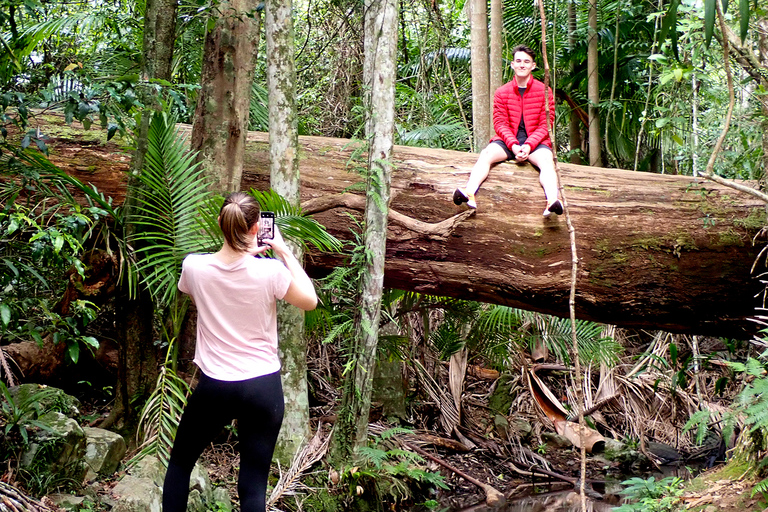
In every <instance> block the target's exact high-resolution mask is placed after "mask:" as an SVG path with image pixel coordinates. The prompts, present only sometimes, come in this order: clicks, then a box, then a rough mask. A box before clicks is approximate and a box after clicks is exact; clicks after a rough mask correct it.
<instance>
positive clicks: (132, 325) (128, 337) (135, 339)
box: [102, 0, 177, 428]
mask: <svg viewBox="0 0 768 512" xmlns="http://www.w3.org/2000/svg"><path fill="white" fill-rule="evenodd" d="M176 5H177V3H176V1H175V0H148V1H147V4H146V7H145V10H144V35H143V41H142V43H143V52H142V61H141V79H142V80H141V81H142V84H144V87H142V88H140V94H141V96H142V100H144V103H145V105H147V108H145V110H144V111H143V112H142V114H141V119H140V121H139V126H138V133H137V137H136V151H135V153H134V154H133V160H132V162H131V173H130V176H129V181H130V183H131V186H129V187H128V188H129V190H132V191H134V192H132V193H129V195H128V196H127V197H126V198H125V207H124V212H123V219H124V220H125V221H126V222H125V224H124V227H125V233H124V238H125V239H131V238H132V237H133V236H134V235H135V228H136V226H135V225H133V224H132V223H131V216H132V215H133V213H134V211H135V208H136V206H137V202H138V200H139V198H138V197H137V195H136V193H135V191H138V190H140V187H139V186H138V175H139V173H141V170H142V168H143V167H144V157H145V155H146V153H147V133H148V131H149V121H150V118H151V116H152V112H153V111H154V110H156V109H158V108H159V106H160V105H159V103H158V102H157V100H156V97H155V96H154V95H153V94H152V91H151V89H150V88H149V87H148V84H149V82H150V81H151V80H165V81H170V80H171V75H172V62H173V47H174V43H175V40H176ZM120 295H121V297H120V298H119V299H118V300H117V301H116V304H117V305H118V306H117V307H118V314H117V319H118V323H119V324H120V325H119V332H121V333H123V340H122V343H121V344H120V348H119V351H118V357H119V363H118V375H117V384H118V385H117V386H116V389H115V405H114V407H113V408H112V411H111V412H110V415H109V417H108V418H107V419H106V420H105V421H104V422H103V423H102V426H103V427H104V428H106V427H107V426H109V425H111V424H113V423H115V422H117V421H119V420H120V419H123V420H125V421H124V422H125V424H126V425H127V426H129V427H131V428H132V426H133V423H134V421H136V420H137V419H138V412H139V408H140V407H141V405H142V402H143V400H141V398H144V397H146V396H147V395H148V394H149V393H150V392H151V390H152V388H153V387H154V384H155V379H156V377H157V366H158V365H157V353H156V349H155V346H154V343H153V339H154V336H153V320H154V314H155V307H154V301H153V300H152V296H151V295H150V293H149V290H147V288H146V286H144V285H143V284H142V283H139V284H138V287H137V288H136V289H135V290H131V289H130V284H128V283H127V282H124V283H123V285H122V286H121V290H120Z"/></svg>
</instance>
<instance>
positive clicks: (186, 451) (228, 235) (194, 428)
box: [163, 192, 317, 512]
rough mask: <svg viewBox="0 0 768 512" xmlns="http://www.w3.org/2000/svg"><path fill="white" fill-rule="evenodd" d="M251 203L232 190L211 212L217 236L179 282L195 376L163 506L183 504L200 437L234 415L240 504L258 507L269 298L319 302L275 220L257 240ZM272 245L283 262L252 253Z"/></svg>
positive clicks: (272, 427) (257, 510)
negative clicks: (271, 230)
mask: <svg viewBox="0 0 768 512" xmlns="http://www.w3.org/2000/svg"><path fill="white" fill-rule="evenodd" d="M259 215H260V208H259V203H258V202H257V201H256V200H255V199H253V198H252V197H251V196H249V195H248V194H245V193H242V192H235V193H233V194H230V195H229V196H228V197H227V198H226V199H225V200H224V205H223V206H222V207H221V212H220V213H219V219H218V220H219V227H220V228H221V231H222V233H223V234H224V244H223V245H222V247H221V249H220V250H219V251H218V252H216V253H214V254H190V255H189V256H187V257H186V258H185V259H184V262H183V264H182V272H181V278H180V279H179V285H178V286H179V290H181V291H182V292H184V293H187V294H189V296H190V297H191V298H192V300H193V302H194V303H195V305H196V306H197V344H196V350H195V359H194V361H195V363H196V364H197V366H198V367H199V368H200V371H201V377H200V381H199V383H198V385H197V387H196V388H195V390H194V392H193V393H192V396H191V397H190V398H189V402H188V404H187V407H186V409H185V410H184V414H183V415H182V418H181V422H180V423H179V428H178V431H177V432H176V439H175V441H174V444H173V449H172V451H171V460H170V462H169V464H168V472H167V473H166V476H165V485H164V486H163V512H184V511H186V509H187V498H188V495H189V479H190V475H191V473H192V469H193V467H194V465H195V462H196V461H197V459H198V457H199V456H200V454H201V453H202V452H203V450H204V449H205V447H206V446H208V444H209V443H210V442H211V441H212V440H213V439H214V438H215V437H216V436H217V435H218V434H219V433H221V431H222V429H223V428H224V427H225V426H226V425H228V424H229V423H230V422H231V421H232V420H233V419H237V435H238V445H239V449H240V475H239V479H238V494H239V495H240V510H241V511H242V512H264V511H265V510H266V490H267V477H268V475H269V468H270V463H271V461H272V454H273V452H274V449H275V443H276V441H277V435H278V432H279V431H280V425H281V424H282V421H283V409H284V404H283V389H282V385H281V382H280V360H279V358H278V352H277V314H276V309H275V304H276V302H277V300H278V299H282V300H285V301H286V302H288V303H290V304H293V305H294V306H296V307H298V308H301V309H303V310H305V311H310V310H312V309H314V308H315V307H316V306H317V295H316V294H315V288H314V286H313V285H312V281H311V280H310V279H309V277H308V276H307V274H306V273H305V272H304V269H303V268H302V267H301V264H300V263H299V262H298V260H297V259H296V258H295V257H294V256H293V254H292V253H291V252H290V250H289V249H288V247H287V246H286V245H285V242H284V241H283V239H282V237H281V236H280V232H279V231H278V230H277V228H275V238H274V239H272V240H270V239H265V240H263V241H262V242H263V243H264V244H265V245H263V246H258V245H257V241H256V234H257V233H258V230H259ZM268 249H272V250H273V253H274V254H275V256H277V257H278V258H279V259H280V260H282V262H281V261H278V260H276V259H270V258H254V256H256V255H258V254H261V253H263V252H264V251H266V250H268Z"/></svg>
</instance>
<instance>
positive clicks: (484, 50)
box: [469, 0, 493, 152]
mask: <svg viewBox="0 0 768 512" xmlns="http://www.w3.org/2000/svg"><path fill="white" fill-rule="evenodd" d="M469 19H470V23H469V25H470V40H471V47H470V53H471V58H470V60H471V71H472V126H473V134H474V141H473V147H474V148H475V151H476V152H480V151H481V150H482V149H483V148H484V147H485V145H486V144H488V141H489V140H491V126H492V125H493V122H492V121H491V94H490V79H489V77H488V7H487V4H486V0H471V2H470V18H469Z"/></svg>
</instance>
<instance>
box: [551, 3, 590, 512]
mask: <svg viewBox="0 0 768 512" xmlns="http://www.w3.org/2000/svg"><path fill="white" fill-rule="evenodd" d="M539 15H540V16H541V46H542V48H541V54H542V58H543V60H544V108H545V110H546V117H547V131H548V132H549V137H550V139H551V140H552V159H553V160H554V162H555V173H556V174H557V183H558V188H559V189H560V195H561V197H562V198H563V210H564V213H565V222H566V225H567V226H568V235H569V237H570V242H571V291H570V295H569V298H568V309H569V311H570V317H571V341H572V342H573V348H572V352H573V353H572V357H571V359H572V360H573V364H574V374H575V376H574V379H575V385H574V388H575V393H576V411H577V413H578V416H579V444H580V445H581V473H580V474H581V477H580V479H579V495H580V497H581V510H582V511H583V512H586V510H587V498H586V494H585V493H584V482H585V481H586V474H587V450H586V444H585V442H584V432H585V431H586V428H585V427H586V424H585V422H584V407H583V402H584V396H583V387H582V379H581V363H580V361H579V342H578V336H577V332H576V278H577V276H578V270H579V258H578V255H577V252H576V230H575V229H574V227H573V222H572V221H571V214H570V211H569V210H568V200H567V199H566V197H565V189H564V188H563V182H562V180H561V179H560V165H559V164H558V161H557V140H556V139H555V130H554V129H553V127H552V125H551V124H552V122H551V118H550V113H549V97H548V96H549V91H550V89H549V75H550V68H549V59H548V58H547V14H546V12H545V10H544V0H541V1H540V2H539ZM553 54H554V52H553Z"/></svg>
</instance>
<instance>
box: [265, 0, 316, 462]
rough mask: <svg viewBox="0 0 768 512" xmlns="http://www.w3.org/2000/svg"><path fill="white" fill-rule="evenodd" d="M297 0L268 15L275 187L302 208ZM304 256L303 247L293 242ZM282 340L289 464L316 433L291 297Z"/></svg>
mask: <svg viewBox="0 0 768 512" xmlns="http://www.w3.org/2000/svg"><path fill="white" fill-rule="evenodd" d="M292 4H293V2H292V1H291V0H268V1H267V4H266V14H265V19H264V29H265V35H266V39H267V86H268V89H269V162H270V186H271V188H272V190H274V191H275V192H277V193H278V194H280V195H281V196H283V198H285V199H286V200H287V201H288V202H289V203H290V204H291V205H292V206H294V207H299V206H300V201H301V197H300V195H299V187H300V180H299V154H298V149H299V134H298V128H297V124H296V86H295V84H296V65H295V62H294V55H293V52H294V50H293V48H294V41H293V19H292V17H291V11H292ZM291 251H292V252H293V254H294V255H295V256H296V258H297V259H298V260H299V261H301V260H302V258H303V257H304V256H303V252H302V250H301V248H300V247H297V246H294V245H293V244H292V246H291ZM277 318H278V322H277V325H278V329H279V332H278V339H279V340H280V347H279V348H280V360H281V363H282V368H281V375H282V380H283V393H284V394H285V417H284V419H283V426H282V428H281V430H280V437H279V438H278V441H277V446H276V447H275V457H276V458H277V459H278V460H279V461H280V462H281V463H282V464H284V465H286V466H289V465H290V463H291V460H292V459H293V456H294V454H295V453H296V452H297V451H298V450H299V449H300V448H301V445H302V443H304V442H305V441H308V440H309V438H310V430H309V394H308V392H307V342H306V340H305V338H304V312H303V311H302V310H301V309H299V308H297V307H294V306H291V305H290V304H288V303H286V302H282V301H281V302H280V303H279V304H278V307H277Z"/></svg>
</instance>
